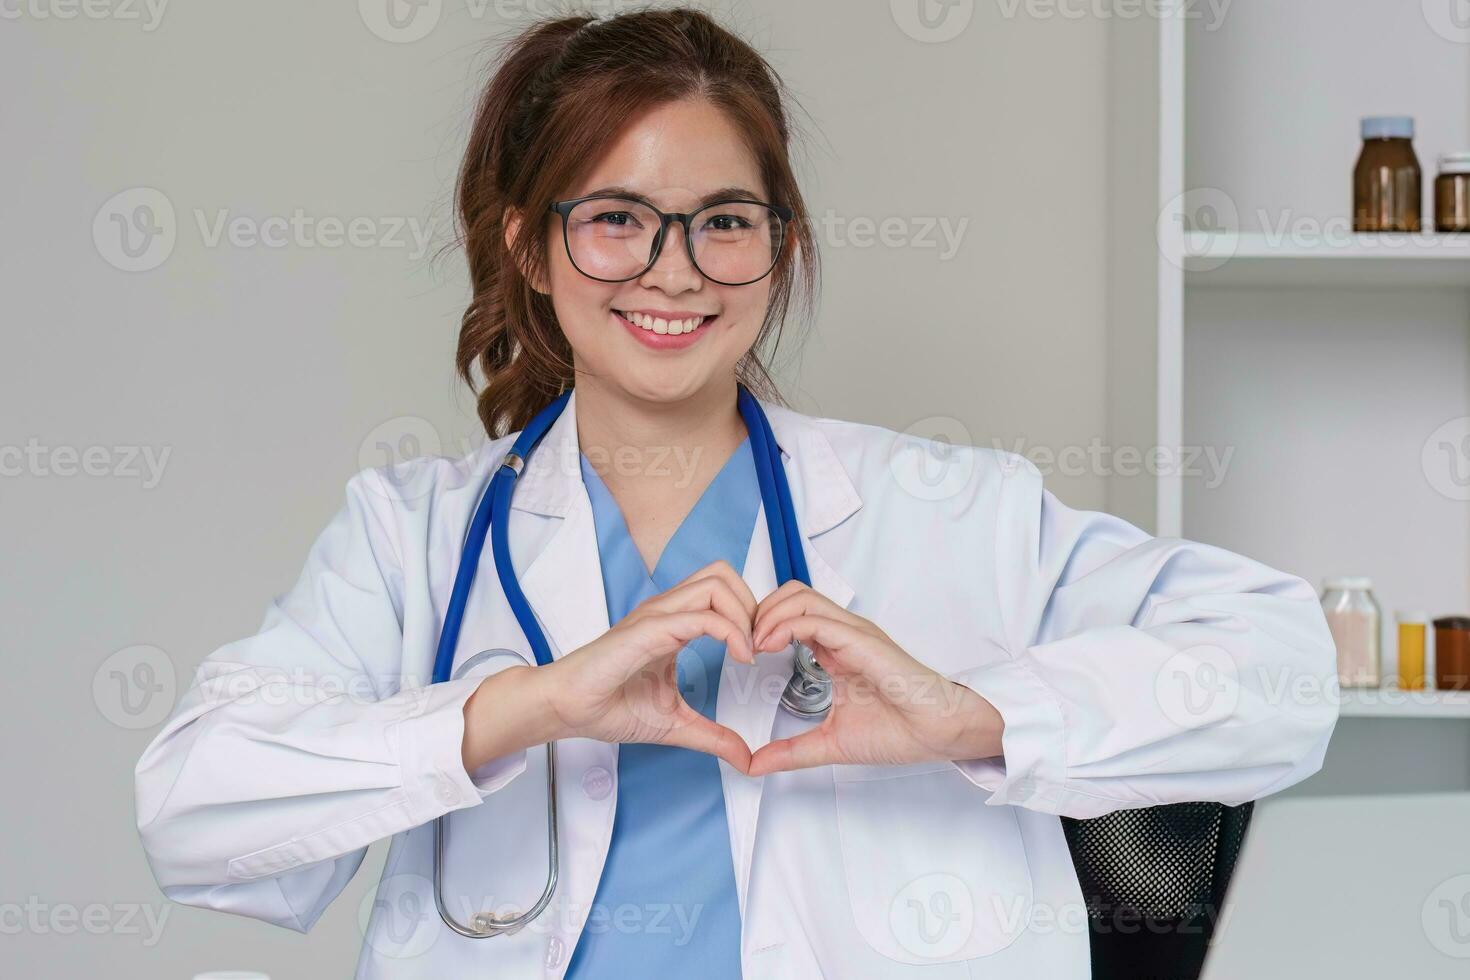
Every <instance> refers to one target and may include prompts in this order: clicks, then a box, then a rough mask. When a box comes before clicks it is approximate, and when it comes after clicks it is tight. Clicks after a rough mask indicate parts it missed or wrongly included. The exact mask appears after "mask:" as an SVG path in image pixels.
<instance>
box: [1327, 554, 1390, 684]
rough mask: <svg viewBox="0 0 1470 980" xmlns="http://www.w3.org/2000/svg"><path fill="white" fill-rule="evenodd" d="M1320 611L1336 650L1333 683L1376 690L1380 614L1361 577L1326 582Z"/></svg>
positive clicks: (1370, 588) (1370, 586)
mask: <svg viewBox="0 0 1470 980" xmlns="http://www.w3.org/2000/svg"><path fill="white" fill-rule="evenodd" d="M1323 584H1324V591H1323V593H1322V612H1323V613H1325V614H1326V616H1327V627H1328V629H1330V630H1331V631H1332V642H1333V644H1334V645H1335V646H1336V647H1337V680H1338V683H1339V684H1340V685H1341V686H1342V687H1378V686H1379V684H1380V683H1381V676H1382V675H1381V667H1382V663H1383V657H1382V653H1381V644H1380V639H1379V628H1380V624H1381V623H1382V621H1383V614H1382V612H1381V611H1380V610H1379V608H1378V600H1376V599H1374V598H1373V582H1372V580H1371V579H1369V578H1366V577H1364V576H1347V577H1344V578H1332V579H1328V580H1327V581H1326V582H1325V583H1323Z"/></svg>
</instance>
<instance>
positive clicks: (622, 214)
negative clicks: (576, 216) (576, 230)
mask: <svg viewBox="0 0 1470 980" xmlns="http://www.w3.org/2000/svg"><path fill="white" fill-rule="evenodd" d="M588 221H589V222H590V223H593V224H604V225H612V226H613V227H617V228H623V227H626V226H628V225H630V224H632V225H636V224H637V223H638V219H637V218H634V217H633V215H631V214H629V213H628V212H627V211H604V212H602V213H601V214H596V215H593V216H592V217H591V218H589V219H588Z"/></svg>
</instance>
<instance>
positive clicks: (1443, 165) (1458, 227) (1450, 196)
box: [1434, 153, 1470, 231]
mask: <svg viewBox="0 0 1470 980" xmlns="http://www.w3.org/2000/svg"><path fill="white" fill-rule="evenodd" d="M1434 230H1435V231H1470V153H1446V154H1444V155H1443V156H1441V157H1440V158H1439V178H1438V179H1437V180H1436V181H1435V182H1434Z"/></svg>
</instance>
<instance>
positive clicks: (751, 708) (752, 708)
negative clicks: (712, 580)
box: [715, 401, 862, 948]
mask: <svg viewBox="0 0 1470 980" xmlns="http://www.w3.org/2000/svg"><path fill="white" fill-rule="evenodd" d="M761 406H762V408H764V409H765V411H766V417H767V418H768V419H769V420H770V423H771V429H772V431H773V433H774V434H775V436H776V444H777V445H778V446H779V447H780V449H781V458H782V462H783V464H784V465H785V467H786V476H787V482H788V483H789V484H790V487H791V497H792V504H793V509H794V511H795V513H796V515H797V523H798V524H799V525H800V531H801V537H802V540H803V551H804V553H805V555H806V561H807V571H808V573H809V574H810V576H811V580H812V588H813V589H815V590H816V591H818V592H820V593H822V594H823V595H824V596H826V597H827V598H828V599H831V600H832V601H833V602H835V603H837V604H838V605H839V606H842V607H843V608H844V609H845V608H847V607H848V606H849V605H851V603H852V600H853V596H854V591H853V588H852V586H851V585H849V584H848V582H847V580H846V579H844V578H843V577H842V576H841V575H840V574H839V573H838V572H837V570H836V569H835V568H834V567H832V565H830V564H828V562H827V561H826V559H825V558H823V557H822V555H821V553H819V552H818V551H817V550H816V548H815V546H814V545H813V543H812V540H813V539H814V538H816V537H818V536H819V535H821V534H823V533H824V532H826V531H829V530H831V529H832V528H834V527H836V526H837V525H838V524H840V523H842V522H843V521H844V520H846V519H847V518H848V517H849V516H851V515H852V513H853V512H854V511H856V510H857V509H858V508H859V507H861V506H862V500H861V498H860V497H859V496H858V493H857V489H856V488H855V487H854V486H853V484H852V480H851V479H850V478H849V477H848V475H847V471H846V470H845V469H844V468H843V466H842V465H841V461H840V460H838V459H837V455H836V453H835V452H834V451H833V449H832V446H831V444H830V443H828V441H827V439H826V437H825V436H823V435H822V434H821V432H819V431H818V430H817V427H816V426H815V425H814V424H813V423H812V420H811V419H809V418H807V417H806V416H803V415H800V414H798V413H796V412H793V411H791V410H789V409H786V408H782V407H780V406H777V405H772V404H769V403H767V402H765V401H762V402H761ZM742 578H744V580H745V584H746V585H748V586H749V587H750V591H751V594H753V595H754V596H755V598H756V600H757V601H760V600H761V599H764V598H765V597H766V596H767V595H769V594H770V593H771V592H772V591H774V590H775V588H776V585H777V583H776V571H775V565H774V563H773V561H772V557H771V538H770V531H769V529H768V525H767V524H766V513H765V508H764V506H763V507H762V508H761V510H760V512H759V513H758V515H757V517H756V521H755V528H754V530H753V533H752V535H751V540H750V549H749V550H748V551H747V552H746V556H745V566H744V568H743V569H742ZM795 659H796V654H795V648H794V647H790V646H788V647H787V648H786V649H785V650H780V651H775V652H772V653H762V654H757V655H756V660H755V664H754V665H753V666H749V667H747V666H746V665H744V664H742V663H739V662H737V661H735V660H731V659H726V661H725V664H724V667H723V669H722V671H721V674H720V690H719V700H718V701H717V702H716V711H717V714H716V716H715V717H716V719H717V720H718V721H719V722H720V724H722V725H725V726H727V727H729V728H730V729H731V730H733V731H734V732H736V733H737V734H738V735H739V736H740V737H741V738H742V739H744V740H745V744H746V745H748V746H749V747H750V750H751V751H752V752H754V751H755V750H756V749H759V748H760V747H761V746H763V745H766V744H767V743H769V742H770V741H771V731H772V726H773V724H774V722H775V718H776V711H777V707H778V706H779V704H780V700H781V692H782V691H783V690H784V689H785V687H786V681H787V679H788V678H789V677H790V676H791V671H792V667H793V664H794V662H795ZM720 775H721V778H722V780H723V783H724V788H725V805H726V811H727V814H728V816H729V827H730V838H731V847H732V850H733V852H734V853H733V858H734V862H735V872H736V875H735V883H736V890H737V893H738V897H739V900H740V914H741V917H742V919H743V920H744V921H745V922H747V923H749V922H750V921H751V920H750V919H749V917H748V916H747V914H746V896H747V894H748V893H749V884H750V868H751V862H752V859H753V857H754V853H755V833H756V824H757V821H758V817H759V814H760V802H761V791H762V789H763V788H764V786H765V779H764V778H763V777H756V778H752V777H749V776H746V775H745V774H744V773H741V772H740V771H739V770H737V769H735V768H733V767H732V766H730V765H729V764H727V763H725V762H723V761H722V762H721V763H720ZM767 925H771V924H770V923H767ZM757 928H761V926H760V925H759V924H757ZM771 928H775V926H774V925H771ZM753 941H754V943H755V948H760V947H761V946H764V945H769V944H771V943H774V942H775V941H777V939H776V937H775V935H774V934H772V933H771V932H770V931H769V930H767V931H765V932H762V933H760V934H758V935H756V936H754V937H753Z"/></svg>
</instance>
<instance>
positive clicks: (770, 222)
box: [548, 197, 794, 286]
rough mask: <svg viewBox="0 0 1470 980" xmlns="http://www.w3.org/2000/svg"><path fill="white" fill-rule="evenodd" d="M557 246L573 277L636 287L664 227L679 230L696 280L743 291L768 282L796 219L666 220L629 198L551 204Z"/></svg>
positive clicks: (765, 208)
mask: <svg viewBox="0 0 1470 980" xmlns="http://www.w3.org/2000/svg"><path fill="white" fill-rule="evenodd" d="M548 210H550V211H554V212H556V213H557V214H559V215H561V231H562V241H563V242H565V243H566V248H567V258H569V259H571V260H572V265H573V266H575V267H576V269H577V271H578V272H580V273H582V275H584V276H586V277H588V278H589V279H596V280H598V281H599V282H627V281H628V280H629V279H637V278H638V277H639V276H641V275H643V274H644V273H645V272H647V271H648V270H649V269H651V268H653V264H654V263H655V262H657V261H658V254H659V252H660V251H662V250H663V245H664V240H665V238H667V237H668V230H669V225H670V224H671V223H677V224H679V225H681V226H683V228H684V248H685V250H686V251H687V252H688V253H689V261H690V262H692V263H693V264H694V267H695V268H696V269H698V270H699V272H700V275H702V276H704V277H705V278H706V279H708V280H710V281H711V282H715V283H719V284H720V285H722V286H746V285H749V284H750V283H753V282H758V281H760V280H761V279H764V278H765V277H766V276H768V275H769V274H770V272H771V270H772V269H774V268H775V267H776V261H777V259H779V258H780V256H781V243H782V241H783V240H784V238H785V234H786V222H788V221H790V220H792V218H793V217H794V212H793V211H792V210H791V209H790V208H784V207H781V206H780V205H776V204H766V203H765V202H763V201H745V200H729V201H716V202H714V203H712V204H706V205H705V206H704V207H702V208H700V209H699V210H698V211H694V212H691V213H689V214H680V213H678V212H664V211H660V210H659V209H658V208H656V207H654V206H653V205H651V204H649V203H647V202H646V201H639V200H635V199H633V198H626V197H579V198H575V199H573V200H570V201H553V202H552V204H551V206H550V208H549V209H548Z"/></svg>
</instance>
